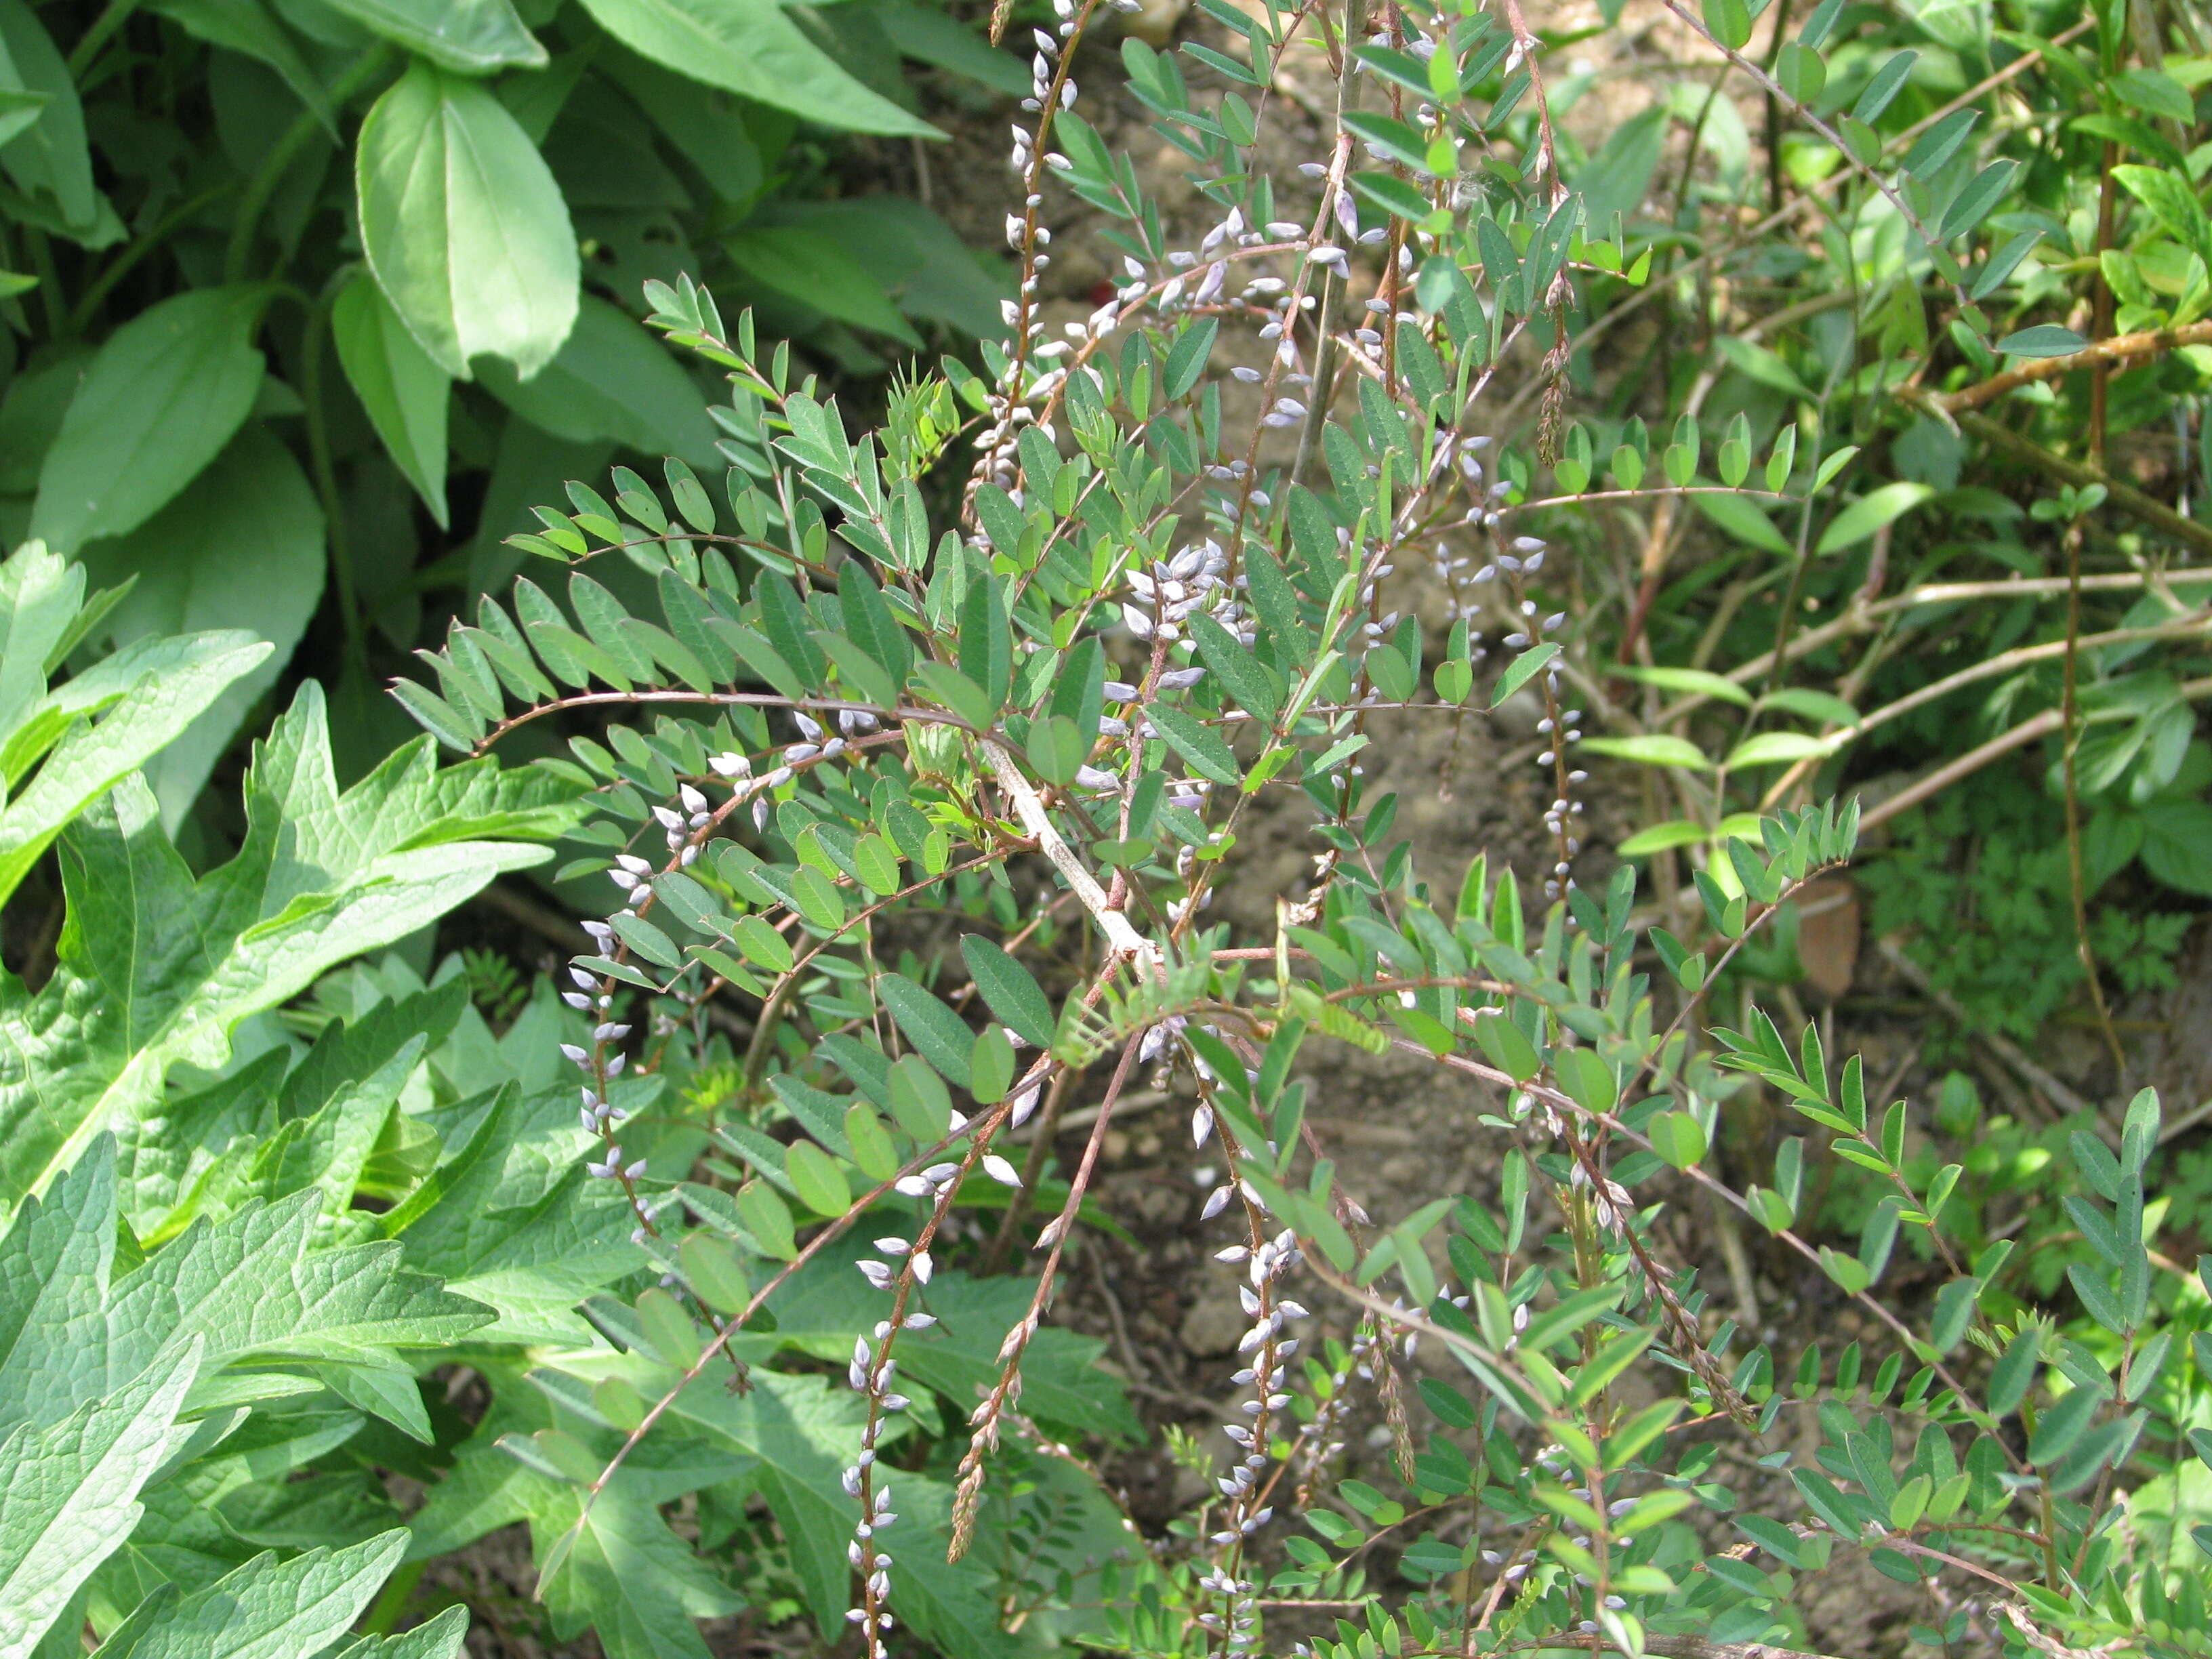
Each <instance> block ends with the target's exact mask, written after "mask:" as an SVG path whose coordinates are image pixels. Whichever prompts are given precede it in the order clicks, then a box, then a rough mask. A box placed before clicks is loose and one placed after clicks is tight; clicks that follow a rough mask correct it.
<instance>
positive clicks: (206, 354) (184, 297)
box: [31, 94, 489, 553]
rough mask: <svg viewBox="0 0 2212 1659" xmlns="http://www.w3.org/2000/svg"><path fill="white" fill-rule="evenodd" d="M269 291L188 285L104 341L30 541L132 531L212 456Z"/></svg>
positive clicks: (241, 410)
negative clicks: (187, 289)
mask: <svg viewBox="0 0 2212 1659" xmlns="http://www.w3.org/2000/svg"><path fill="white" fill-rule="evenodd" d="M487 95H489V94H487ZM269 299H270V289H269V287H268V286H267V285H266V284H264V283H234V284H232V285H230V286H228V287H224V288H203V289H191V290H189V291H188V292H185V293H183V294H179V295H173V296H172V297H170V298H168V299H167V300H163V301H161V302H160V303H159V304H157V305H154V306H150V307H148V308H147V309H146V310H144V311H142V312H141V313H138V315H137V316H136V317H133V318H132V319H131V320H130V321H129V322H127V323H125V324H124V325H123V326H122V327H120V328H118V329H117V330H116V331H115V332H114V333H112V334H111V335H110V336H108V337H107V342H106V344H104V345H103V346H101V347H100V351H99V353H98V355H97V356H94V358H93V360H92V366H91V368H88V369H87V370H86V371H85V376H84V380H83V382H82V384H81V385H80V386H78V387H77V392H76V397H75V398H73V399H71V400H70V406H69V413H68V414H66V415H64V416H63V417H62V427H61V431H60V432H59V433H58V435H56V436H55V439H54V442H53V447H52V448H51V449H49V450H47V452H46V460H45V462H44V463H43V464H42V465H40V469H39V495H38V499H37V501H35V502H34V503H33V506H32V508H31V533H32V534H33V536H36V537H40V538H43V539H44V540H46V542H48V543H50V544H52V546H53V547H54V548H55V549H56V550H58V551H59V552H64V553H73V552H75V551H76V550H77V549H78V548H80V547H82V546H83V545H84V544H85V543H87V542H88V541H90V540H91V539H92V538H94V537H95V536H119V535H121V534H123V533H124V532H125V531H129V530H136V529H137V527H138V526H140V525H142V524H143V523H145V521H146V520H148V519H149V518H150V517H152V516H153V514H154V513H155V512H156V511H157V510H158V509H159V508H160V507H161V505H162V503H164V502H165V501H168V500H169V498H170V497H172V496H173V495H175V494H176V493H177V492H178V491H179V490H180V489H183V488H184V487H185V485H186V484H187V483H191V480H192V479H193V478H194V477H197V475H198V473H199V471H200V469H201V468H203V467H204V466H205V465H207V464H208V463H209V462H210V461H211V460H213V459H215V458H216V456H217V455H218V454H220V453H222V448H223V447H224V446H225V445H226V444H228V442H229V441H230V439H231V435H232V434H233V433H234V432H236V431H237V430H238V428H239V426H240V423H241V422H243V421H244V420H245V419H246V414H247V411H248V410H251V409H252V407H253V399H254V395H255V394H256V393H257V392H259V390H260V389H261V372H262V360H261V354H260V353H259V352H258V351H256V350H255V349H253V345H252V339H253V332H254V330H255V329H256V328H257V327H258V326H259V325H260V321H261V315H262V313H263V312H264V310H265V309H266V308H267V307H268V304H269Z"/></svg>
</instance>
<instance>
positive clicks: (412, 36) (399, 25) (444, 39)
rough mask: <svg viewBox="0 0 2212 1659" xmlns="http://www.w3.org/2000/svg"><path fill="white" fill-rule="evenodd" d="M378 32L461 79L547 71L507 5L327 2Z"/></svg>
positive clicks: (439, 0) (431, 0)
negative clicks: (513, 71)
mask: <svg viewBox="0 0 2212 1659" xmlns="http://www.w3.org/2000/svg"><path fill="white" fill-rule="evenodd" d="M324 3H325V4H326V5H328V6H330V7H331V9H333V10H335V11H340V12H343V13H344V14H345V15H347V16H349V17H350V18H352V19H354V20H355V21H356V22H359V23H361V24H362V25H364V26H365V27H368V29H370V30H372V31H373V32H374V33H378V34H380V35H382V36H383V37H384V38H385V39H386V40H390V41H393V42H395V43H396V44H398V45H399V46H404V47H406V48H407V50H408V51H409V52H413V53H414V54H415V55H416V57H418V58H428V60H429V61H430V62H431V63H433V64H436V65H437V66H438V67H439V68H440V69H446V70H453V71H454V72H455V73H457V74H460V75H489V74H492V73H493V72H495V70H503V69H544V67H545V63H546V57H545V48H544V46H540V45H538V41H537V39H536V37H534V36H533V35H532V33H530V31H529V30H528V29H526V28H525V27H523V24H522V19H521V18H520V17H519V16H517V15H515V11H514V7H513V5H512V4H511V3H509V0H324Z"/></svg>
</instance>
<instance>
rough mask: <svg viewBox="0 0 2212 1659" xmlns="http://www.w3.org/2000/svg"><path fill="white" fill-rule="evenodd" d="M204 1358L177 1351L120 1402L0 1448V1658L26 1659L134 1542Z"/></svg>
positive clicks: (90, 1408) (130, 1386) (30, 1431)
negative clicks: (147, 1494) (99, 1570)
mask: <svg viewBox="0 0 2212 1659" xmlns="http://www.w3.org/2000/svg"><path fill="white" fill-rule="evenodd" d="M199 1355H200V1350H199V1345H198V1343H197V1340H192V1341H189V1342H185V1343H183V1344H181V1345H179V1346H173V1347H172V1348H171V1349H170V1350H169V1351H168V1352H167V1354H165V1355H164V1356H163V1357H162V1358H160V1359H158V1360H156V1361H155V1363H154V1364H151V1365H149V1366H148V1367H147V1369H146V1370H145V1371H144V1372H143V1373H142V1374H141V1375H140V1376H137V1377H136V1378H134V1379H132V1380H131V1381H130V1382H128V1383H125V1384H124V1386H123V1387H121V1388H120V1389H117V1390H116V1391H115V1392H114V1393H112V1394H110V1395H106V1396H104V1397H101V1398H97V1399H93V1400H88V1401H86V1402H85V1403H84V1404H83V1405H82V1406H81V1407H78V1408H77V1409H76V1411H75V1412H73V1413H70V1415H69V1416H67V1417H65V1418H64V1419H62V1420H61V1421H59V1422H58V1423H53V1424H51V1425H46V1426H43V1427H42V1426H40V1425H38V1424H35V1423H19V1424H18V1425H16V1426H15V1429H14V1430H13V1431H12V1432H10V1433H9V1435H8V1437H6V1438H5V1439H4V1440H0V1659H27V1656H28V1655H29V1654H31V1653H32V1652H33V1650H35V1649H36V1648H37V1647H38V1645H39V1639H40V1637H42V1636H43V1635H45V1633H46V1629H47V1627H48V1626H51V1625H52V1623H53V1621H54V1620H56V1619H57V1618H58V1617H59V1616H60V1615H61V1613H62V1611H63V1609H64V1607H67V1606H68V1604H69V1601H70V1596H72V1595H75V1594H76V1588H77V1586H78V1585H79V1584H81V1583H83V1582H84V1581H85V1579H86V1578H87V1577H89V1576H90V1575H91V1573H92V1571H93V1569H94V1567H97V1566H98V1565H100V1563H101V1562H102V1561H104V1560H105V1559H107V1557H108V1556H110V1555H112V1553H114V1552H115V1551H116V1550H117V1549H118V1548H120V1547H122V1544H123V1542H124V1541H125V1539H126V1538H128V1537H129V1536H130V1534H131V1528H133V1527H134V1526H136V1525H137V1521H138V1517H139V1515H140V1513H141V1506H140V1505H139V1504H138V1501H137V1498H138V1492H139V1488H140V1487H142V1486H144V1485H145V1483H146V1481H147V1480H148V1478H149V1476H151V1475H152V1474H154V1472H155V1470H156V1469H157V1468H160V1467H161V1462H162V1461H163V1459H164V1458H165V1457H167V1455H168V1451H169V1444H170V1438H171V1426H172V1425H173V1423H174V1422H175V1420H176V1415H177V1412H178V1410H179V1407H182V1406H183V1404H184V1400H185V1390H187V1389H190V1388H191V1384H192V1379H193V1377H194V1376H195V1374H196V1373H197V1370H198V1367H199Z"/></svg>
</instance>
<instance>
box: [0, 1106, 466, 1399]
mask: <svg viewBox="0 0 2212 1659" xmlns="http://www.w3.org/2000/svg"><path fill="white" fill-rule="evenodd" d="M114 1158H115V1152H114V1146H113V1142H112V1140H111V1139H109V1138H107V1137H105V1136H103V1137H101V1138H100V1139H98V1140H97V1141H95V1142H94V1144H93V1146H92V1147H91V1148H90V1149H88V1152H87V1153H86V1157H85V1158H84V1160H82V1163H83V1164H87V1165H89V1166H90V1171H89V1174H88V1171H87V1170H85V1169H83V1168H82V1167H81V1168H80V1169H79V1170H77V1171H76V1172H73V1177H72V1180H71V1182H69V1183H65V1185H64V1188H63V1190H64V1191H65V1192H69V1193H71V1194H82V1193H89V1194H91V1195H92V1196H94V1198H95V1199H96V1200H100V1202H99V1207H98V1208H97V1209H95V1210H94V1212H93V1215H92V1218H91V1220H92V1223H93V1225H100V1223H101V1222H102V1220H103V1219H104V1223H105V1225H106V1226H107V1227H109V1228H111V1229H112V1228H113V1227H114V1226H115V1225H116V1221H117V1208H116V1202H117V1194H116V1189H115V1187H114V1184H113V1179H112V1172H113V1167H114ZM103 1177H104V1179H103ZM55 1208H56V1206H55V1205H54V1204H52V1203H49V1204H47V1205H46V1206H43V1207H42V1209H41V1210H40V1212H38V1213H37V1214H36V1215H35V1216H33V1214H32V1212H29V1211H26V1212H24V1215H25V1218H28V1224H26V1220H25V1218H19V1219H18V1222H17V1224H16V1225H15V1228H14V1229H13V1230H11V1232H10V1234H9V1237H10V1240H11V1243H12V1242H13V1241H15V1240H17V1239H23V1240H25V1242H26V1243H27V1244H28V1245H29V1246H30V1247H31V1248H32V1249H33V1250H36V1249H39V1247H40V1245H41V1243H46V1249H45V1254H44V1255H39V1256H37V1257H35V1258H34V1259H33V1260H32V1261H28V1262H25V1263H21V1264H18V1265H17V1266H16V1267H15V1271H14V1272H12V1273H10V1275H9V1282H8V1283H7V1285H6V1286H5V1296H6V1298H7V1299H6V1302H5V1303H4V1304H0V1328H5V1329H6V1330H7V1331H8V1332H9V1346H8V1348H7V1351H6V1352H5V1354H4V1357H0V1424H13V1423H16V1422H26V1421H27V1422H30V1423H33V1424H40V1425H43V1424H50V1423H53V1422H56V1421H58V1420H60V1419H63V1418H64V1417H66V1416H68V1415H69V1414H70V1413H71V1412H74V1411H76V1410H77V1409H78V1408H79V1407H82V1406H83V1405H84V1404H85V1403H86V1402H88V1401H93V1400H97V1399H98V1398H100V1396H101V1395H104V1394H106V1392H108V1390H110V1389H112V1388H114V1387H115V1386H117V1385H118V1383H117V1380H118V1379H127V1378H130V1377H132V1376H138V1375H140V1374H141V1373H143V1372H144V1371H146V1370H147V1369H148V1368H149V1366H151V1365H153V1364H155V1361H156V1360H157V1359H159V1358H161V1356H163V1355H165V1354H169V1353H173V1352H175V1351H176V1350H177V1349H178V1348H179V1347H180V1346H185V1345H187V1344H197V1345H199V1346H197V1349H196V1350H195V1351H196V1352H197V1355H198V1358H197V1361H196V1370H197V1375H198V1376H200V1377H201V1378H202V1379H203V1380H204V1381H205V1382H208V1383H210V1385H212V1384H213V1383H214V1379H215V1377H216V1373H217V1372H218V1371H220V1370H222V1368H223V1367H224V1366H225V1365H227V1364H230V1363H232V1362H233V1361H234V1360H238V1359H241V1358H246V1356H248V1355H252V1356H256V1357H258V1358H264V1359H267V1358H284V1359H293V1360H302V1361H310V1362H322V1363H325V1364H331V1365H336V1366H356V1365H360V1366H368V1367H371V1368H377V1369H383V1370H392V1369H395V1368H396V1367H397V1365H398V1361H397V1360H396V1358H394V1357H393V1353H392V1351H393V1350H395V1349H398V1348H414V1347H427V1346H434V1345H436V1344H440V1343H447V1342H452V1341H454V1340H457V1339H459V1337H461V1336H463V1335H465V1334H468V1333H469V1332H471V1331H473V1330H475V1329H477V1328H479V1327H481V1326H483V1325H484V1324H486V1323H488V1322H489V1319H490V1310H489V1309H486V1308H484V1307H483V1306H481V1305H479V1304H476V1303H474V1302H471V1301H468V1300H465V1299H464V1298H462V1297H457V1296H454V1295H452V1294H451V1293H449V1292H447V1291H445V1290H443V1289H441V1287H440V1286H439V1285H438V1284H437V1281H435V1279H429V1278H427V1277H425V1276H424V1275H422V1274H421V1273H410V1272H409V1271H407V1270H406V1269H405V1268H404V1267H403V1266H402V1265H401V1251H400V1247H399V1246H398V1245H397V1244H393V1243H384V1242H378V1243H368V1244H351V1245H343V1246H338V1247H333V1248H323V1247H321V1246H320V1244H319V1241H320V1240H321V1239H322V1238H323V1237H324V1236H325V1229H324V1228H323V1226H322V1206H321V1203H320V1201H319V1194H317V1193H315V1192H313V1191H312V1190H309V1191H304V1192H300V1193H295V1194H293V1195H292V1196H291V1197H289V1198H287V1199H283V1200H280V1201H278V1202H276V1203H275V1204H261V1203H258V1202H252V1203H248V1204H246V1205H243V1206H240V1207H239V1208H238V1209H237V1210H236V1211H235V1212H233V1213H232V1214H230V1215H228V1216H226V1217H225V1218H223V1219H222V1220H221V1221H217V1222H210V1221H209V1220H207V1219H206V1218H201V1219H200V1220H198V1221H196V1222H194V1223H193V1224H192V1225H191V1226H190V1227H188V1228H186V1229H185V1231H183V1232H182V1233H181V1234H179V1236H178V1237H176V1238H175V1239H173V1240H172V1241H170V1242H169V1243H167V1244H166V1245H165V1246H163V1247H162V1248H161V1249H158V1250H156V1251H155V1253H154V1255H152V1256H151V1257H149V1259H148V1260H147V1261H145V1262H143V1264H141V1265H139V1266H137V1267H133V1268H132V1269H131V1271H130V1272H128V1273H124V1274H122V1275H120V1276H119V1277H118V1278H116V1279H114V1281H113V1283H112V1285H111V1284H110V1283H109V1282H108V1264H107V1263H106V1261H100V1262H98V1263H95V1264H94V1271H93V1272H91V1273H88V1274H86V1275H85V1276H84V1277H83V1278H82V1279H70V1278H69V1277H68V1276H67V1273H68V1269H69V1268H70V1266H71V1264H72V1262H74V1261H78V1260H79V1259H80V1258H81V1257H82V1251H73V1250H71V1249H67V1248H66V1247H65V1248H64V1249H63V1250H62V1251H61V1252H60V1253H59V1254H56V1253H55V1252H54V1250H53V1249H52V1244H51V1243H48V1242H46V1241H47V1240H50V1238H51V1233H52V1227H51V1218H52V1216H53V1214H54V1212H55ZM42 1233H43V1234H44V1236H45V1237H44V1238H42Z"/></svg>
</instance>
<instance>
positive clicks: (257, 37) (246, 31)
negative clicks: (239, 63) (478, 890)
mask: <svg viewBox="0 0 2212 1659" xmlns="http://www.w3.org/2000/svg"><path fill="white" fill-rule="evenodd" d="M147 9H148V10H149V11H156V12H159V13H161V15H162V16H164V17H167V18H170V19H172V20H173V21H175V22H176V23H178V24H179V26H180V27H183V28H184V30H185V33H189V34H191V35H193V36H195V37H196V38H197V39H199V40H204V41H206V42H207V43H208V44H209V45H210V46H222V47H223V48H225V49H226V50H228V51H230V52H240V53H242V54H243V55H244V56H246V57H248V58H258V59H259V60H260V61H261V62H262V63H264V64H267V65H268V66H269V67H270V69H272V70H276V73H277V74H278V75H279V76H282V77H283V82H284V84H285V86H286V87H287V88H289V90H290V91H291V93H292V95H293V96H294V97H295V98H297V99H298V100H300V101H301V103H302V104H304V105H306V106H307V107H308V108H309V109H310V110H312V111H313V112H314V114H315V118H317V119H318V120H319V121H320V122H321V123H322V124H323V126H324V128H325V131H330V132H332V133H335V132H336V131H337V122H336V120H335V119H334V118H333V117H332V116H331V107H330V100H329V98H328V97H327V96H325V93H324V90H323V83H322V82H321V80H320V79H319V78H318V76H316V74H315V72H314V70H312V69H310V68H309V67H308V66H307V59H306V58H303V57H302V56H301V53H300V48H299V46H297V45H296V44H295V41H294V40H293V38H292V36H291V34H290V33H289V32H287V31H286V29H285V27H284V26H283V24H282V23H280V22H278V21H276V18H275V17H274V16H272V15H270V11H269V9H268V7H267V6H266V5H265V4H264V0H151V3H150V4H149V6H148V7H147Z"/></svg>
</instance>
